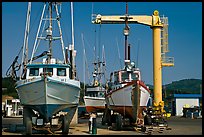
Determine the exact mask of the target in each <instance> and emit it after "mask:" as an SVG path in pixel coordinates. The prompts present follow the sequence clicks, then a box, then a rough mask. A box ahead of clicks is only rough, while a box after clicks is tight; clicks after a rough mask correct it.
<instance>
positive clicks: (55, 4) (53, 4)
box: [29, 2, 67, 64]
mask: <svg viewBox="0 0 204 137" xmlns="http://www.w3.org/2000/svg"><path fill="white" fill-rule="evenodd" d="M58 5H60V6H61V3H60V2H45V3H44V7H43V11H42V15H41V19H40V23H39V26H38V31H37V34H36V39H35V43H34V46H33V51H32V55H31V59H30V62H29V63H30V64H31V63H32V61H33V56H34V54H35V52H36V51H37V47H38V45H39V43H40V40H45V41H48V42H49V49H48V51H49V52H48V53H47V59H48V60H47V63H50V60H51V58H52V56H53V53H52V41H54V40H60V42H61V46H62V53H63V57H64V62H65V63H67V62H66V57H65V49H64V42H63V38H62V30H61V26H60V14H59V12H58ZM47 6H48V11H49V18H47V16H46V17H44V13H45V9H46V7H47ZM53 7H54V9H55V12H56V17H53ZM43 21H45V24H46V22H47V21H49V25H48V27H47V28H46V29H45V31H46V35H45V36H42V35H39V32H40V30H41V24H42V22H43ZM53 21H57V25H58V28H59V36H53V32H52V31H53V29H52V26H53ZM43 32H44V27H43V30H42V34H43ZM37 43H38V44H37Z"/></svg>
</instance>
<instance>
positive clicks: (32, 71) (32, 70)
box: [29, 68, 39, 76]
mask: <svg viewBox="0 0 204 137" xmlns="http://www.w3.org/2000/svg"><path fill="white" fill-rule="evenodd" d="M38 75H39V68H30V74H29V76H38Z"/></svg>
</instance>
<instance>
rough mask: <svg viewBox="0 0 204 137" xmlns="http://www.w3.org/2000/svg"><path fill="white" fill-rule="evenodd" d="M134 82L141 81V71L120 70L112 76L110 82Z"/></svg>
mask: <svg viewBox="0 0 204 137" xmlns="http://www.w3.org/2000/svg"><path fill="white" fill-rule="evenodd" d="M132 80H141V76H140V71H139V69H136V70H134V71H125V70H119V71H115V72H112V73H111V74H110V82H112V83H114V84H119V83H122V82H130V81H132Z"/></svg>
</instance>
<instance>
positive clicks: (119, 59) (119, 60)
mask: <svg viewBox="0 0 204 137" xmlns="http://www.w3.org/2000/svg"><path fill="white" fill-rule="evenodd" d="M116 45H117V49H118V57H119V62H120V68H121V69H122V63H121V57H120V51H119V46H118V39H117V38H116Z"/></svg>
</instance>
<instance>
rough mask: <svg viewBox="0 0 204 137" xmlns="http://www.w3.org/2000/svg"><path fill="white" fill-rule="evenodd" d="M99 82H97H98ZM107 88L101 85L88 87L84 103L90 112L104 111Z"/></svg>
mask: <svg viewBox="0 0 204 137" xmlns="http://www.w3.org/2000/svg"><path fill="white" fill-rule="evenodd" d="M96 83H97V82H96ZM105 91H106V90H105V88H104V87H103V86H100V85H95V86H94V85H92V86H88V87H87V88H86V95H85V96H84V103H85V106H86V111H87V112H88V113H97V112H103V111H104V109H105V104H106V101H105Z"/></svg>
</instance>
